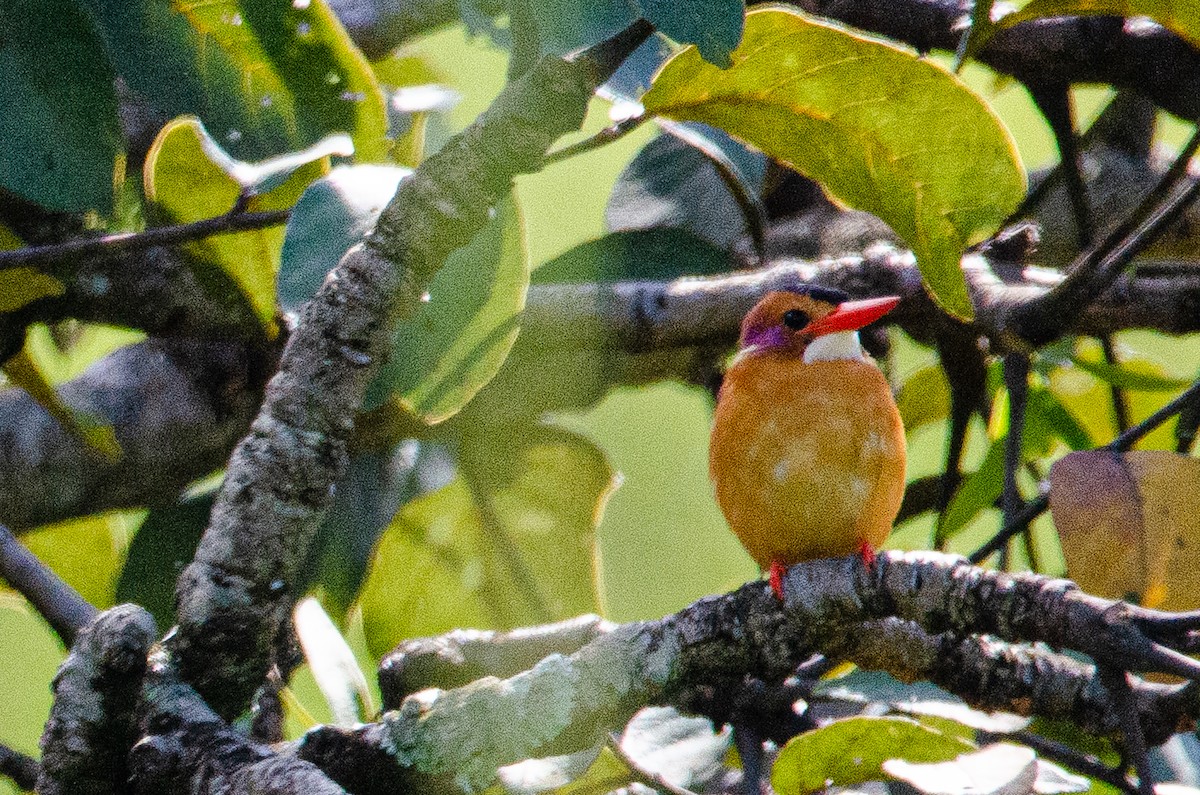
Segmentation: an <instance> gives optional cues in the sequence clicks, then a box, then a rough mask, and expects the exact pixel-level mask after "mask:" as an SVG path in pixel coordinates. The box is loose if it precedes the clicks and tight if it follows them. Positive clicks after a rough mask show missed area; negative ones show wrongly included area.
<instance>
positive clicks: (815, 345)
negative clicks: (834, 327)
mask: <svg viewBox="0 0 1200 795" xmlns="http://www.w3.org/2000/svg"><path fill="white" fill-rule="evenodd" d="M842 359H850V360H853V361H859V362H864V361H866V359H867V357H866V355H865V354H864V353H863V349H862V345H861V344H860V343H859V341H858V332H857V331H835V332H834V333H833V334H823V335H821V336H820V337H817V338H816V339H815V340H813V341H812V342H810V343H808V347H807V348H805V349H804V363H805V364H812V363H813V362H835V361H840V360H842Z"/></svg>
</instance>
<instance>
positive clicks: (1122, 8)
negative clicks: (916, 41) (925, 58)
mask: <svg viewBox="0 0 1200 795" xmlns="http://www.w3.org/2000/svg"><path fill="white" fill-rule="evenodd" d="M1085 15H1103V16H1114V17H1149V18H1150V19H1152V20H1154V21H1155V22H1157V23H1158V24H1160V25H1162V26H1163V27H1164V28H1167V29H1168V30H1171V31H1173V32H1174V33H1176V34H1178V35H1179V36H1180V37H1181V38H1183V39H1185V40H1186V41H1187V42H1188V43H1189V44H1191V45H1192V46H1193V47H1195V48H1197V49H1200V4H1196V3H1192V2H1182V3H1181V2H1178V0H1032V2H1030V3H1029V4H1028V5H1026V6H1025V7H1024V8H1022V9H1020V10H1018V11H1014V12H1012V13H1011V14H1005V15H1004V16H1002V17H1000V19H998V20H996V21H995V22H994V23H993V24H992V25H990V26H988V27H987V28H985V29H984V30H982V31H981V32H980V35H978V36H975V37H973V38H972V40H971V43H970V47H969V49H968V51H967V54H968V55H973V54H975V53H977V52H979V50H980V49H982V48H983V46H984V45H985V44H987V42H988V40H989V39H990V38H991V37H992V36H993V35H995V34H996V33H997V32H998V31H1001V30H1004V29H1005V28H1011V27H1013V26H1014V25H1019V24H1020V23H1022V22H1028V21H1030V20H1033V19H1042V18H1044V17H1068V16H1085Z"/></svg>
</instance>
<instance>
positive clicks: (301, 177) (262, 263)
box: [143, 117, 344, 328]
mask: <svg viewBox="0 0 1200 795" xmlns="http://www.w3.org/2000/svg"><path fill="white" fill-rule="evenodd" d="M331 151H344V150H341V149H340V148H339V147H338V141H337V139H336V138H335V139H333V140H332V141H328V142H322V143H320V144H317V145H314V146H313V147H310V148H309V149H308V150H306V151H305V152H300V153H295V154H291V155H288V156H286V157H280V158H276V159H272V160H269V161H266V162H264V163H259V164H254V165H252V164H250V163H244V162H242V161H239V160H235V159H234V158H232V157H230V156H229V155H228V154H226V153H225V152H224V151H223V150H222V148H221V147H220V146H219V145H218V144H217V143H216V141H214V140H213V139H212V138H211V137H210V136H209V134H208V131H207V130H206V129H205V128H204V125H203V124H202V123H201V122H200V121H199V120H197V119H195V118H192V117H184V118H181V119H176V120H175V121H172V122H171V123H170V124H168V125H167V126H166V127H164V128H163V129H162V131H161V132H160V133H159V135H158V138H157V139H155V141H154V144H153V145H152V146H151V147H150V151H149V152H148V153H147V155H146V167H145V171H144V172H143V179H144V183H145V191H146V197H147V198H148V199H150V200H151V201H152V202H154V206H155V209H156V210H157V211H158V212H160V213H161V214H163V215H164V216H166V218H167V220H169V221H171V222H173V223H180V224H186V223H192V222H195V221H201V220H205V219H208V218H215V217H216V216H219V215H221V214H223V213H226V212H228V211H229V210H230V209H232V208H233V205H234V203H235V202H236V201H237V199H238V197H239V196H241V195H242V194H243V192H246V191H251V190H255V189H260V190H261V189H263V188H270V190H267V191H266V192H262V193H258V194H256V195H254V196H252V197H251V198H250V200H249V203H248V204H247V209H249V210H281V209H286V208H289V207H291V206H292V205H293V204H295V203H296V202H297V201H298V200H299V199H300V196H301V194H302V193H303V191H304V189H305V188H306V187H307V186H308V184H309V183H310V182H312V181H313V180H314V179H316V178H317V177H318V176H320V175H321V173H322V172H323V171H324V170H325V169H326V164H325V162H324V161H325V160H326V158H327V155H328V154H330V153H331ZM272 186H273V187H272ZM283 239H284V230H283V228H282V227H269V228H265V229H256V230H250V231H246V232H238V233H236V234H228V235H216V236H214V237H209V238H205V239H204V240H200V241H196V242H193V243H189V244H187V248H188V250H189V251H190V252H191V253H192V254H193V256H194V257H196V258H197V260H199V261H200V262H203V263H205V264H207V265H209V266H212V267H213V268H214V271H212V272H209V273H208V274H207V276H208V277H209V278H208V279H207V280H206V281H207V282H208V284H209V285H210V286H211V288H212V289H213V290H214V291H215V292H218V293H220V292H223V291H222V290H221V288H222V287H224V286H227V284H228V282H226V281H224V280H222V279H220V278H218V277H219V276H220V275H222V274H223V275H224V276H225V277H228V279H229V280H231V281H232V283H233V284H234V285H236V287H237V297H239V298H244V300H246V301H248V302H249V304H250V306H251V307H252V308H253V311H254V314H255V316H256V317H257V318H258V320H259V322H260V323H262V324H263V325H264V326H265V327H268V328H271V324H272V322H273V320H272V319H273V317H274V314H275V275H276V272H277V270H278V268H279V260H280V253H281V251H282V249H283ZM222 298H223V299H224V300H234V298H233V297H231V296H229V295H228V294H226V295H224V296H222Z"/></svg>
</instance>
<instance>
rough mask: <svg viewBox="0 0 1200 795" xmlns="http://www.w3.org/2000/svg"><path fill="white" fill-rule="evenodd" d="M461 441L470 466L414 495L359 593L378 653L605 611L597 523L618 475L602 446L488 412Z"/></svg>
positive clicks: (464, 463) (385, 537) (384, 540)
mask: <svg viewBox="0 0 1200 795" xmlns="http://www.w3.org/2000/svg"><path fill="white" fill-rule="evenodd" d="M460 449H461V450H462V453H461V455H460V462H461V463H462V468H461V471H462V472H463V473H464V474H462V475H460V476H459V477H458V478H456V479H455V480H453V481H452V482H451V483H450V484H449V485H447V486H445V487H443V488H441V489H439V490H437V491H434V492H431V493H429V494H426V495H424V496H421V497H418V498H417V499H416V500H413V501H412V502H410V503H408V504H407V505H405V506H404V507H403V508H402V509H401V510H400V512H399V513H397V514H396V518H395V519H394V520H393V521H392V524H391V525H390V526H389V527H388V529H387V530H386V531H385V532H384V534H383V537H382V538H381V539H380V541H379V544H378V546H377V547H376V552H375V559H374V561H373V563H372V565H371V569H370V571H369V572H368V575H367V581H366V583H365V585H364V586H363V591H362V596H361V605H362V614H363V628H364V630H365V632H366V637H367V644H368V646H369V648H370V649H371V652H372V653H373V654H376V655H379V656H381V655H382V654H383V653H384V652H386V651H388V650H390V649H391V648H392V647H393V646H395V644H396V643H397V642H399V641H400V640H403V639H405V638H412V637H420V636H425V635H437V634H440V633H442V632H445V631H447V630H449V629H452V628H455V627H482V628H497V629H500V628H510V627H514V626H519V625H523V624H535V623H543V622H547V621H553V620H557V619H561V618H567V617H570V616H575V615H578V614H580V613H586V612H594V611H596V610H597V603H596V589H595V588H596V587H595V582H594V576H595V567H594V560H593V558H594V546H595V530H596V525H597V524H598V523H599V521H600V512H601V510H602V508H603V505H604V501H605V500H606V499H607V496H608V494H609V492H610V491H611V489H612V485H613V473H612V470H611V469H610V468H609V466H608V463H607V462H606V461H605V459H604V456H603V454H602V453H601V452H600V451H599V450H597V449H596V448H595V447H593V446H592V445H591V443H590V442H588V441H587V440H585V439H584V438H583V437H580V436H576V435H575V434H572V433H568V432H566V431H561V430H557V429H554V428H549V427H546V426H533V425H519V426H504V427H495V426H492V425H490V424H486V423H480V424H479V426H478V427H476V428H474V429H473V433H472V431H470V430H468V431H467V432H465V433H464V434H463V438H462V439H461V442H460Z"/></svg>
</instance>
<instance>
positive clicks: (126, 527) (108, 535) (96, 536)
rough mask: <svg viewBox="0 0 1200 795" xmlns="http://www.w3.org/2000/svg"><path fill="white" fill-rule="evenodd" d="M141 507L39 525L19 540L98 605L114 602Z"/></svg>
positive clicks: (103, 605) (110, 604) (101, 607)
mask: <svg viewBox="0 0 1200 795" xmlns="http://www.w3.org/2000/svg"><path fill="white" fill-rule="evenodd" d="M143 515H144V512H142V511H110V512H108V513H103V514H95V515H93V516H85V517H83V518H80V519H68V520H66V521H64V522H58V523H56V524H52V525H43V526H42V527H39V528H38V529H37V530H34V531H32V532H29V533H26V534H25V535H23V536H21V542H22V543H23V544H25V546H27V547H29V551H30V552H32V553H33V554H35V555H37V556H38V559H39V560H41V561H42V562H43V563H45V564H46V565H47V566H49V567H50V568H52V569H54V572H55V573H56V574H57V575H58V576H60V577H62V578H63V579H64V580H66V581H67V583H68V584H69V585H71V587H73V588H74V589H75V590H77V591H79V594H80V595H81V596H82V597H83V598H84V599H86V600H87V601H89V602H91V603H92V604H93V605H95V606H96V607H98V608H100V609H104V608H107V607H111V606H112V605H114V604H116V599H115V594H116V587H117V578H118V576H119V575H120V573H121V566H122V564H123V563H124V561H125V551H126V548H127V547H128V545H129V539H130V538H131V537H132V535H133V530H134V528H135V527H137V525H138V523H139V522H140V521H141V517H142V516H143Z"/></svg>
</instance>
